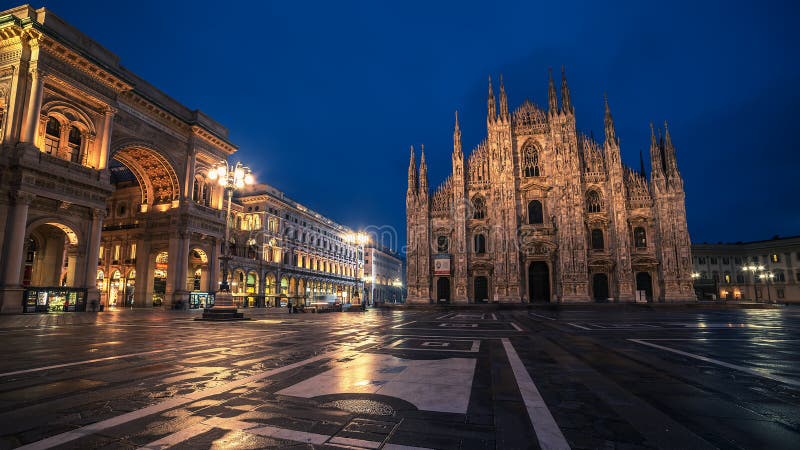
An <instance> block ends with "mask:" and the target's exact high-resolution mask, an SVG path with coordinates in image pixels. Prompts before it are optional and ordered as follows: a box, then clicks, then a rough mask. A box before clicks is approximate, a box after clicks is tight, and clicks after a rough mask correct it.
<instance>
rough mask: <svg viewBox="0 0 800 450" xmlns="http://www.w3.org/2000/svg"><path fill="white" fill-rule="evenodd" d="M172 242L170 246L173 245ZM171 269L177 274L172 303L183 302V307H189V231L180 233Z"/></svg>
mask: <svg viewBox="0 0 800 450" xmlns="http://www.w3.org/2000/svg"><path fill="white" fill-rule="evenodd" d="M171 244H172V243H171V242H170V247H171ZM169 261H170V269H172V272H174V274H175V281H174V283H175V284H174V292H173V294H172V304H173V305H174V304H177V302H181V303H180V304H181V308H182V309H187V308H188V307H189V291H188V290H187V289H186V276H187V273H188V269H189V233H185V232H183V233H180V239H179V240H178V245H177V252H176V257H175V259H173V258H172V255H170V260H169Z"/></svg>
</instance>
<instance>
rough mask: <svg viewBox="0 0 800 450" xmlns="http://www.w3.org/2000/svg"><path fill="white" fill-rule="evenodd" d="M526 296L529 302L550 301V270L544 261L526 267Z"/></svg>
mask: <svg viewBox="0 0 800 450" xmlns="http://www.w3.org/2000/svg"><path fill="white" fill-rule="evenodd" d="M528 295H529V296H530V299H531V302H549V301H550V268H549V267H547V263H546V262H544V261H536V262H534V263H531V265H530V267H528Z"/></svg>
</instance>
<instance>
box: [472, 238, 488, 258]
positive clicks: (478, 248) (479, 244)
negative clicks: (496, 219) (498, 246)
mask: <svg viewBox="0 0 800 450" xmlns="http://www.w3.org/2000/svg"><path fill="white" fill-rule="evenodd" d="M474 250H475V253H476V254H478V255H482V254H484V253H486V236H484V235H483V234H476V235H475V247H474Z"/></svg>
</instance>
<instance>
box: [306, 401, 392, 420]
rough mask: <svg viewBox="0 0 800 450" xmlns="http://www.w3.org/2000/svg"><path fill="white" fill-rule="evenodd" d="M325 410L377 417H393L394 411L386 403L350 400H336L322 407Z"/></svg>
mask: <svg viewBox="0 0 800 450" xmlns="http://www.w3.org/2000/svg"><path fill="white" fill-rule="evenodd" d="M320 406H322V407H323V408H337V409H342V410H345V411H349V412H351V413H356V414H371V415H375V416H391V415H393V414H394V409H393V408H392V407H391V406H389V405H387V404H386V403H381V402H376V401H375V400H365V399H350V400H334V401H332V402H329V403H325V404H323V405H320Z"/></svg>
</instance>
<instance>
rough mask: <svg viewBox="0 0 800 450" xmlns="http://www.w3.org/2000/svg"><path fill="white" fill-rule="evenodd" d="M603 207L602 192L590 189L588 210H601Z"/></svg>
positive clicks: (587, 195)
mask: <svg viewBox="0 0 800 450" xmlns="http://www.w3.org/2000/svg"><path fill="white" fill-rule="evenodd" d="M602 209H603V204H602V202H601V201H600V194H598V193H597V191H595V190H590V191H589V192H587V193H586V210H587V211H588V212H590V213H596V212H600V211H601V210H602Z"/></svg>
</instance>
